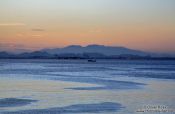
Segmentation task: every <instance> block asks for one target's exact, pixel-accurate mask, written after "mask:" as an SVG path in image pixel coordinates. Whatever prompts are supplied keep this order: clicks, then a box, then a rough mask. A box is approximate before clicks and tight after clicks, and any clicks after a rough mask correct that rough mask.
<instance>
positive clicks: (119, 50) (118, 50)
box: [42, 44, 148, 56]
mask: <svg viewBox="0 0 175 114" xmlns="http://www.w3.org/2000/svg"><path fill="white" fill-rule="evenodd" d="M42 51H45V52H48V53H50V54H65V53H74V54H81V53H100V54H103V55H107V56H112V55H121V54H132V55H139V56H146V55H148V53H146V52H143V51H139V50H133V49H129V48H125V47H112V46H104V45H95V44H94V45H88V46H85V47H82V46H80V45H71V46H67V47H64V48H54V49H43V50H42Z"/></svg>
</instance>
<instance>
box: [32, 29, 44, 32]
mask: <svg viewBox="0 0 175 114" xmlns="http://www.w3.org/2000/svg"><path fill="white" fill-rule="evenodd" d="M32 31H36V32H43V31H45V30H44V29H41V28H34V29H32Z"/></svg>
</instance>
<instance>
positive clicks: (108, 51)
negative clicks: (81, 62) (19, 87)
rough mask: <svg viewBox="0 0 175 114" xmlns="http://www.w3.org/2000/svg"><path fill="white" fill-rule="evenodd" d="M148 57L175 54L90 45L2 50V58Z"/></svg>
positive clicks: (169, 58)
mask: <svg viewBox="0 0 175 114" xmlns="http://www.w3.org/2000/svg"><path fill="white" fill-rule="evenodd" d="M4 58H5V59H94V58H95V59H127V60H135V59H146V60H152V59H155V60H175V57H174V56H167V55H163V56H162V55H161V54H155V53H148V52H143V51H139V50H133V49H129V48H125V47H113V46H104V45H88V46H85V47H82V46H79V45H71V46H67V47H64V48H54V49H43V50H40V51H34V52H24V53H20V54H17V53H16V54H14V53H13V54H12V53H9V52H4V51H3V52H0V59H4Z"/></svg>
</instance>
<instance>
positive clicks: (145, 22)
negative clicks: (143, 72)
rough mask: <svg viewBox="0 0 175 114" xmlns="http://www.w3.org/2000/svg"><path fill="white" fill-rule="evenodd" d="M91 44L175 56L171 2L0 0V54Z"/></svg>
mask: <svg viewBox="0 0 175 114" xmlns="http://www.w3.org/2000/svg"><path fill="white" fill-rule="evenodd" d="M89 44H100V45H109V46H124V47H128V48H131V49H138V50H143V51H150V52H166V53H175V0H0V50H10V51H14V50H16V49H22V50H38V49H41V48H55V47H64V46H67V45H82V46H86V45H89Z"/></svg>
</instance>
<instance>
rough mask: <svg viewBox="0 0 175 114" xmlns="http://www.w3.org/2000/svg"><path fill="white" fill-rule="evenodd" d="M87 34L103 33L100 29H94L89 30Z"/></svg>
mask: <svg viewBox="0 0 175 114" xmlns="http://www.w3.org/2000/svg"><path fill="white" fill-rule="evenodd" d="M89 32H90V33H101V32H103V30H102V29H95V30H90V31H89Z"/></svg>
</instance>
